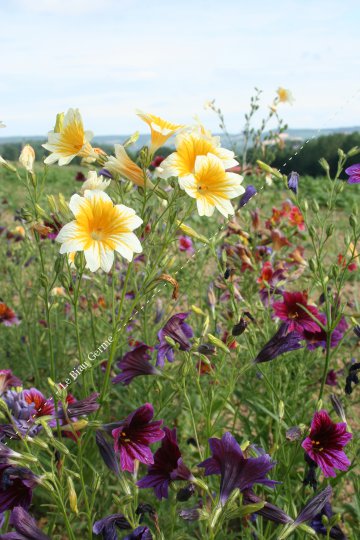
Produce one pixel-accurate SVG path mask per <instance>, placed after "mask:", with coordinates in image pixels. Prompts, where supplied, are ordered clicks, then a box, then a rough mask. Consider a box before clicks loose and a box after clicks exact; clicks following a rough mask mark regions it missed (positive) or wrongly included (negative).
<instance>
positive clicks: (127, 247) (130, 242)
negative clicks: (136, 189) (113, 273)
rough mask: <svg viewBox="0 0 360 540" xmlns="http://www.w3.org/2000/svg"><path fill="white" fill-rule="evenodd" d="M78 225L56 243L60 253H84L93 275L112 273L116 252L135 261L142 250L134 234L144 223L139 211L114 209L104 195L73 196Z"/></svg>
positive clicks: (73, 223) (65, 231)
mask: <svg viewBox="0 0 360 540" xmlns="http://www.w3.org/2000/svg"><path fill="white" fill-rule="evenodd" d="M69 207H70V210H71V211H72V213H73V214H74V217H75V219H74V221H71V222H70V223H68V224H67V225H65V226H64V227H63V228H62V229H61V231H60V232H59V234H58V236H57V238H56V240H57V242H60V243H61V244H62V245H61V247H60V253H72V252H74V251H83V252H84V255H85V259H86V263H87V267H88V268H89V270H90V271H91V272H95V271H96V270H98V269H99V268H102V269H103V270H104V271H105V272H109V271H110V269H111V267H112V264H113V262H114V251H117V252H118V253H120V255H121V256H122V257H124V258H125V259H127V260H128V261H131V260H132V259H133V255H134V253H141V251H142V247H141V244H140V242H139V240H138V238H137V236H136V235H135V234H134V233H133V230H134V229H137V228H138V227H139V226H140V225H141V223H142V219H140V218H139V217H138V216H137V215H136V214H135V210H133V209H132V208H128V207H127V206H124V205H123V204H116V205H114V204H113V202H112V200H111V199H110V197H109V195H107V194H106V193H105V192H104V191H91V190H87V191H86V192H85V196H84V197H81V196H80V195H73V196H72V197H71V199H70V204H69Z"/></svg>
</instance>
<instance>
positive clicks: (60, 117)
mask: <svg viewBox="0 0 360 540" xmlns="http://www.w3.org/2000/svg"><path fill="white" fill-rule="evenodd" d="M63 124H64V113H58V114H57V115H56V121H55V126H54V133H60V132H61V131H62V129H63Z"/></svg>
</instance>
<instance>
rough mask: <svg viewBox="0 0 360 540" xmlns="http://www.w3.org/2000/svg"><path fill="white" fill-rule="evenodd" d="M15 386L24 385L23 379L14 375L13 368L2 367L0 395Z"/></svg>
mask: <svg viewBox="0 0 360 540" xmlns="http://www.w3.org/2000/svg"><path fill="white" fill-rule="evenodd" d="M13 386H14V387H16V386H22V381H21V380H20V379H18V378H17V377H15V375H13V373H12V371H11V369H0V396H1V394H3V393H4V392H5V391H6V390H7V389H8V388H12V387H13Z"/></svg>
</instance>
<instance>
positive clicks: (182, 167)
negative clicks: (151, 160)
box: [159, 128, 239, 179]
mask: <svg viewBox="0 0 360 540" xmlns="http://www.w3.org/2000/svg"><path fill="white" fill-rule="evenodd" d="M209 153H210V154H213V155H215V156H216V157H218V158H219V159H220V161H221V162H222V164H223V167H224V168H225V169H231V167H236V166H237V165H239V164H238V162H237V161H236V159H234V152H232V151H231V150H227V149H226V148H222V147H221V146H220V138H219V137H212V136H211V135H210V134H209V132H207V131H206V130H204V129H203V128H196V129H194V130H193V131H191V132H190V133H181V134H179V135H178V136H177V144H176V152H173V153H172V154H170V156H168V157H167V158H166V159H164V161H163V162H162V163H161V166H160V167H161V171H160V173H159V176H160V177H161V178H165V179H167V178H170V177H171V176H177V177H178V178H182V177H184V176H188V175H189V174H193V172H194V168H195V162H196V159H197V157H198V156H207V155H208V154H209Z"/></svg>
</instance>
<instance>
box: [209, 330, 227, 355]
mask: <svg viewBox="0 0 360 540" xmlns="http://www.w3.org/2000/svg"><path fill="white" fill-rule="evenodd" d="M207 337H208V339H209V341H210V343H212V344H213V345H215V347H219V349H221V350H222V351H224V352H226V353H228V354H230V350H229V349H228V348H227V346H226V345H225V343H224V342H223V341H221V339H219V338H217V337H215V336H213V335H212V334H208V335H207Z"/></svg>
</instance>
